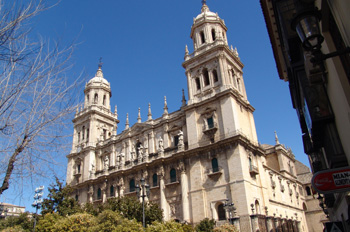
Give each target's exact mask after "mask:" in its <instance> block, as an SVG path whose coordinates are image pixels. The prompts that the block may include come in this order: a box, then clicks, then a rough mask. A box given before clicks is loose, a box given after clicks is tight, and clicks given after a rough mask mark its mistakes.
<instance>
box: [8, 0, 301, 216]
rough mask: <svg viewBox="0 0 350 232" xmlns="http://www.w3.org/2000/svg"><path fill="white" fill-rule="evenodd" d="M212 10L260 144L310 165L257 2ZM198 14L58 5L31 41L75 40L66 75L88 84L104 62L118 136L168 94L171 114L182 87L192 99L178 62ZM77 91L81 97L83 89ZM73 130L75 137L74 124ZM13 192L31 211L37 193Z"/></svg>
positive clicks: (176, 4)
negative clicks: (221, 24) (234, 56)
mask: <svg viewBox="0 0 350 232" xmlns="http://www.w3.org/2000/svg"><path fill="white" fill-rule="evenodd" d="M48 2H49V4H50V3H54V1H52V0H49V1H48ZM207 5H208V6H209V9H210V10H211V11H212V12H217V13H218V14H219V16H220V17H221V18H222V19H224V21H225V24H226V26H227V28H228V32H227V38H228V43H229V45H232V46H233V47H237V49H238V53H239V56H240V58H241V61H242V62H243V64H244V65H245V67H244V69H243V72H244V74H243V78H244V81H245V86H246V90H247V95H248V100H249V101H250V103H251V105H252V106H253V107H254V108H255V109H256V111H255V113H254V117H255V124H256V129H257V134H258V139H259V142H260V143H268V144H274V143H275V137H274V131H277V134H278V137H279V140H280V142H281V143H282V144H285V145H286V146H288V147H290V148H291V149H292V150H293V152H294V154H295V156H296V158H297V159H298V160H300V161H302V162H303V163H305V164H307V165H308V161H307V156H306V155H305V154H304V152H303V146H302V138H301V130H300V126H299V123H298V119H297V115H296V112H295V110H294V109H293V108H292V103H291V99H290V94H289V89H288V83H287V82H284V81H282V80H280V79H279V77H278V74H277V69H276V64H275V61H274V58H273V54H272V49H271V44H270V41H269V38H268V34H267V30H266V26H265V21H264V18H263V14H262V10H261V8H260V3H259V1H257V0H255V1H252V0H249V1H238V0H208V1H207ZM200 9H201V1H200V0H177V1H170V0H151V1H142V0H128V1H121V0H114V1H113V0H99V1H96V0H61V2H60V3H59V4H58V5H57V6H54V7H52V8H50V9H48V10H47V11H45V12H43V13H41V14H40V15H39V16H38V17H36V18H34V19H33V20H32V23H31V26H32V27H33V29H32V32H31V33H32V34H31V36H32V37H33V38H37V37H38V36H41V37H43V38H44V39H46V40H51V41H53V40H59V41H60V43H61V45H65V44H68V43H70V42H72V41H73V40H74V41H76V43H77V46H76V49H75V52H74V54H73V57H72V59H71V62H72V64H73V65H74V67H73V68H72V69H71V70H70V72H69V73H67V75H68V76H69V78H72V79H73V78H77V77H78V76H79V75H80V74H81V73H82V77H83V78H84V79H85V81H88V80H89V79H90V78H92V77H93V76H94V74H95V72H96V70H97V65H98V61H99V58H100V57H102V62H103V67H102V70H103V73H104V77H105V78H106V79H107V80H108V81H109V82H110V83H111V88H112V98H111V105H112V109H114V105H117V106H118V114H119V119H120V123H119V126H118V133H120V132H121V131H122V130H124V127H125V118H126V114H127V113H129V120H130V124H131V125H132V124H133V123H135V122H136V120H137V113H138V108H139V107H140V108H141V116H142V119H143V121H145V120H146V119H147V110H148V103H151V107H152V114H153V118H158V117H160V116H161V115H162V113H163V104H164V100H163V98H164V96H166V97H167V102H168V107H169V112H173V111H175V110H178V109H179V108H180V106H181V94H182V92H181V90H182V89H185V94H186V99H188V98H187V81H186V76H185V73H184V69H183V68H182V66H181V64H182V62H183V61H184V59H183V58H184V52H185V45H186V44H187V45H188V47H189V51H190V53H192V52H193V46H192V40H191V39H190V30H191V25H192V23H193V18H194V17H196V16H197V15H198V14H199V13H200ZM77 91H78V92H79V93H80V95H79V97H80V98H81V99H82V97H83V86H81V89H78V90H77ZM71 128H72V131H71V133H72V132H73V125H72V126H71ZM68 152H69V151H68ZM66 155H67V154H66V153H64V154H59V155H58V156H57V159H58V160H59V161H60V162H61V165H60V166H58V167H57V170H58V174H59V177H60V178H62V179H64V178H65V172H66V158H65V156H66ZM52 182H54V178H53V177H52V179H50V178H46V179H45V180H43V182H42V183H43V184H45V185H46V186H47V185H48V184H49V183H52ZM34 187H35V186H34ZM11 192H13V191H11V190H8V191H7V192H6V193H5V194H4V196H3V197H2V199H1V201H4V200H5V201H6V202H9V203H14V204H20V205H25V206H26V207H27V210H29V211H33V208H32V207H30V204H31V202H32V196H33V193H32V192H33V190H29V189H28V190H26V191H25V192H24V195H23V198H19V197H14V196H13V195H11ZM46 192H47V191H46Z"/></svg>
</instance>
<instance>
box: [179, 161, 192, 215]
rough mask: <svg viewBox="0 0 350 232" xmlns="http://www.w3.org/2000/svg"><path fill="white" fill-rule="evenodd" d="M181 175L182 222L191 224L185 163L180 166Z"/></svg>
mask: <svg viewBox="0 0 350 232" xmlns="http://www.w3.org/2000/svg"><path fill="white" fill-rule="evenodd" d="M179 171H180V173H181V196H182V197H181V200H182V220H183V221H186V222H190V205H189V201H188V181H187V175H186V169H185V164H184V162H183V161H181V162H180V164H179Z"/></svg>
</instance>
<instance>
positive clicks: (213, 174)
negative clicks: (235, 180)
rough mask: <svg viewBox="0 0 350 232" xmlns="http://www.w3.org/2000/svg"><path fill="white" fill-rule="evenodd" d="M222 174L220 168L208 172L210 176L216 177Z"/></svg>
mask: <svg viewBox="0 0 350 232" xmlns="http://www.w3.org/2000/svg"><path fill="white" fill-rule="evenodd" d="M221 174H222V171H221V170H219V171H216V172H210V173H208V176H209V177H216V176H221Z"/></svg>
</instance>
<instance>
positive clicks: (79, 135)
mask: <svg viewBox="0 0 350 232" xmlns="http://www.w3.org/2000/svg"><path fill="white" fill-rule="evenodd" d="M79 142H80V132H78V143H79Z"/></svg>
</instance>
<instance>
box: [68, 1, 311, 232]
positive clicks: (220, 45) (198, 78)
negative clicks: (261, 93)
mask: <svg viewBox="0 0 350 232" xmlns="http://www.w3.org/2000/svg"><path fill="white" fill-rule="evenodd" d="M226 31H227V27H226V26H225V23H224V21H223V20H222V19H221V18H220V17H219V16H218V14H217V13H213V12H211V11H210V10H209V7H208V6H207V4H206V3H205V1H204V2H203V3H202V8H201V13H200V14H199V15H198V16H197V17H195V18H194V21H193V25H192V27H191V34H190V37H191V39H192V40H193V48H194V51H193V52H192V53H190V52H189V51H188V48H187V46H186V49H185V57H184V62H183V63H182V66H183V68H184V69H185V73H186V78H187V88H188V89H187V91H188V101H186V99H185V96H184V94H183V99H182V106H181V108H180V109H179V110H177V111H175V112H168V108H167V102H166V99H164V112H163V115H162V116H161V117H160V118H156V119H153V118H152V113H151V109H150V107H149V113H148V118H147V120H146V121H142V120H141V117H140V114H139V117H138V120H137V122H136V123H135V124H134V125H129V122H128V118H127V121H126V125H125V129H124V130H123V131H122V132H121V133H119V134H117V127H118V123H119V120H118V115H117V112H116V109H114V110H112V109H111V105H110V98H111V94H112V92H111V86H110V83H109V82H108V80H107V79H105V78H104V75H103V71H102V67H101V65H99V67H98V70H97V72H96V75H95V76H94V77H93V78H92V79H90V80H89V81H88V83H87V84H86V86H85V89H84V94H85V99H84V105H83V107H82V108H80V109H78V110H77V112H76V114H75V117H74V119H73V123H74V135H73V147H72V151H71V153H70V154H69V155H67V158H68V167H67V184H69V185H71V186H72V187H73V188H74V189H75V192H74V196H75V198H76V199H77V200H78V201H79V202H80V203H85V202H91V203H93V204H100V203H102V202H106V201H107V199H108V198H113V197H123V196H135V197H137V191H136V190H137V188H138V185H140V183H141V180H143V181H145V182H146V183H147V184H148V185H149V196H148V197H147V199H146V200H147V201H151V202H156V203H158V204H159V206H160V207H161V209H162V210H163V215H164V219H165V220H171V219H174V220H177V221H180V222H187V223H191V224H196V223H199V222H200V221H201V220H202V219H204V218H209V219H215V220H216V221H217V224H220V223H224V222H226V221H228V220H229V221H230V222H231V223H233V224H235V225H236V226H237V228H238V229H239V230H240V231H275V230H276V229H278V231H282V229H283V231H309V229H308V225H307V212H306V210H307V205H306V204H307V200H306V198H307V195H308V194H306V193H305V184H308V183H307V182H306V183H305V182H303V181H301V180H300V178H299V174H305V173H301V171H300V170H303V171H305V168H306V167H305V166H304V165H302V164H301V163H300V162H298V161H297V160H296V159H295V157H294V155H293V153H292V151H291V150H290V149H287V148H286V147H285V146H283V145H282V144H280V143H279V141H278V138H277V135H276V136H275V138H276V143H275V144H274V145H266V144H264V145H262V144H259V143H258V138H257V133H256V128H255V122H254V117H253V112H254V108H253V106H252V105H250V103H249V101H248V99H247V93H246V90H245V85H244V79H243V75H242V73H243V72H242V69H243V64H242V62H241V61H240V58H239V55H238V53H237V50H236V49H233V48H232V46H231V48H230V47H229V46H228V42H227V37H226ZM184 78H185V77H184ZM113 111H114V112H113ZM306 170H308V168H306ZM309 191H310V189H309Z"/></svg>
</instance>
